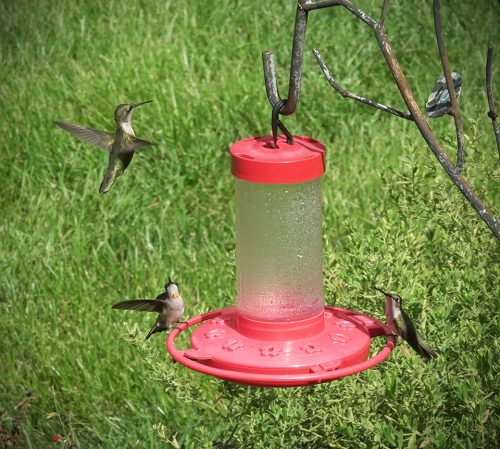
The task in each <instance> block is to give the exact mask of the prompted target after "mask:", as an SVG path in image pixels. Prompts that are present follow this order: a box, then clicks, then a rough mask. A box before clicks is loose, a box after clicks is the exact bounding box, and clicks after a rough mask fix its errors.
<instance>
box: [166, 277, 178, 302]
mask: <svg viewBox="0 0 500 449" xmlns="http://www.w3.org/2000/svg"><path fill="white" fill-rule="evenodd" d="M165 291H166V292H167V293H168V297H169V298H171V299H177V298H179V297H180V293H179V286H178V284H176V283H175V282H172V280H171V279H170V278H168V284H166V285H165Z"/></svg>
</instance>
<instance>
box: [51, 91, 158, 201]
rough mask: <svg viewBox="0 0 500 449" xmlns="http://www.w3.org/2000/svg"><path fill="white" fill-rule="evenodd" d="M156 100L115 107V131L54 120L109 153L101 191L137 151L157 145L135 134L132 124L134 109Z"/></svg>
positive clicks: (61, 126) (118, 174)
mask: <svg viewBox="0 0 500 449" xmlns="http://www.w3.org/2000/svg"><path fill="white" fill-rule="evenodd" d="M152 101H153V100H147V101H141V102H140V103H135V104H119V105H118V106H116V108H115V126H116V128H115V132H114V133H111V132H107V131H99V130H97V129H93V128H88V127H86V126H82V125H77V124H74V123H65V122H58V121H56V122H54V123H55V124H56V125H57V126H58V127H59V128H62V129H64V130H65V131H68V132H69V133H71V134H73V135H74V136H75V137H77V138H78V139H80V140H82V141H83V142H85V143H89V144H90V145H93V146H95V147H98V148H101V149H103V150H105V151H107V152H108V153H109V161H108V167H107V168H106V171H105V173H104V177H103V179H102V182H101V186H100V187H99V193H102V194H104V193H106V192H108V191H109V189H110V188H111V186H112V185H113V184H114V182H115V181H116V178H118V177H119V176H121V175H122V174H123V172H124V171H125V170H126V168H127V167H128V166H129V165H130V162H131V161H132V158H133V157H134V152H135V151H136V150H139V149H140V148H145V147H149V146H152V145H156V144H155V143H152V142H148V141H147V140H143V139H138V138H137V137H135V133H134V130H133V128H132V111H133V110H134V109H135V108H138V107H139V106H141V105H143V104H146V103H151V102H152Z"/></svg>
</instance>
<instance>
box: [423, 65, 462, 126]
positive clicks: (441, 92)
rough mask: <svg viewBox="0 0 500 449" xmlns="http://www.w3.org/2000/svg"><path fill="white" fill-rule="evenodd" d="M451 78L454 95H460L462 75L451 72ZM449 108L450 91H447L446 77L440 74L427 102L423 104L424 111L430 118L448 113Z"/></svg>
mask: <svg viewBox="0 0 500 449" xmlns="http://www.w3.org/2000/svg"><path fill="white" fill-rule="evenodd" d="M451 78H452V80H453V87H454V89H455V95H456V97H457V98H458V97H460V92H461V91H462V75H460V73H457V72H452V73H451ZM450 110H451V100H450V93H449V92H448V87H447V85H446V78H445V76H444V74H442V75H441V76H440V77H439V78H438V79H437V80H436V84H434V89H432V92H431V93H430V95H429V98H427V103H426V104H425V111H426V112H427V115H428V116H429V117H431V118H437V117H441V116H442V115H445V114H448V112H450Z"/></svg>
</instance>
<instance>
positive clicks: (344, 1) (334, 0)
mask: <svg viewBox="0 0 500 449" xmlns="http://www.w3.org/2000/svg"><path fill="white" fill-rule="evenodd" d="M299 5H300V7H301V8H302V9H303V10H304V11H314V10H315V9H323V8H330V7H332V6H343V7H344V8H345V9H347V10H348V11H349V12H351V13H352V14H354V15H355V16H356V17H357V18H358V19H359V20H361V21H362V22H364V23H366V24H367V25H368V26H369V27H371V28H375V26H376V25H377V21H376V20H374V19H372V18H371V17H370V16H369V15H368V14H366V13H364V12H363V11H361V10H360V9H359V8H356V6H354V5H353V4H352V3H351V2H350V1H349V0H323V1H320V2H317V3H309V2H307V1H306V0H299Z"/></svg>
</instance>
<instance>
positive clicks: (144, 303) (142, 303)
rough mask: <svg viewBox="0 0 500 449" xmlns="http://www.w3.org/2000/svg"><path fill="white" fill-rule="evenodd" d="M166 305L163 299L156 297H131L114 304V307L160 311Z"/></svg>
mask: <svg viewBox="0 0 500 449" xmlns="http://www.w3.org/2000/svg"><path fill="white" fill-rule="evenodd" d="M163 307H164V304H163V303H162V301H158V300H156V299H130V300H128V301H121V302H117V303H116V304H113V305H112V306H111V308H112V309H124V310H138V311H141V312H157V313H160V312H161V311H162V309H163Z"/></svg>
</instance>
